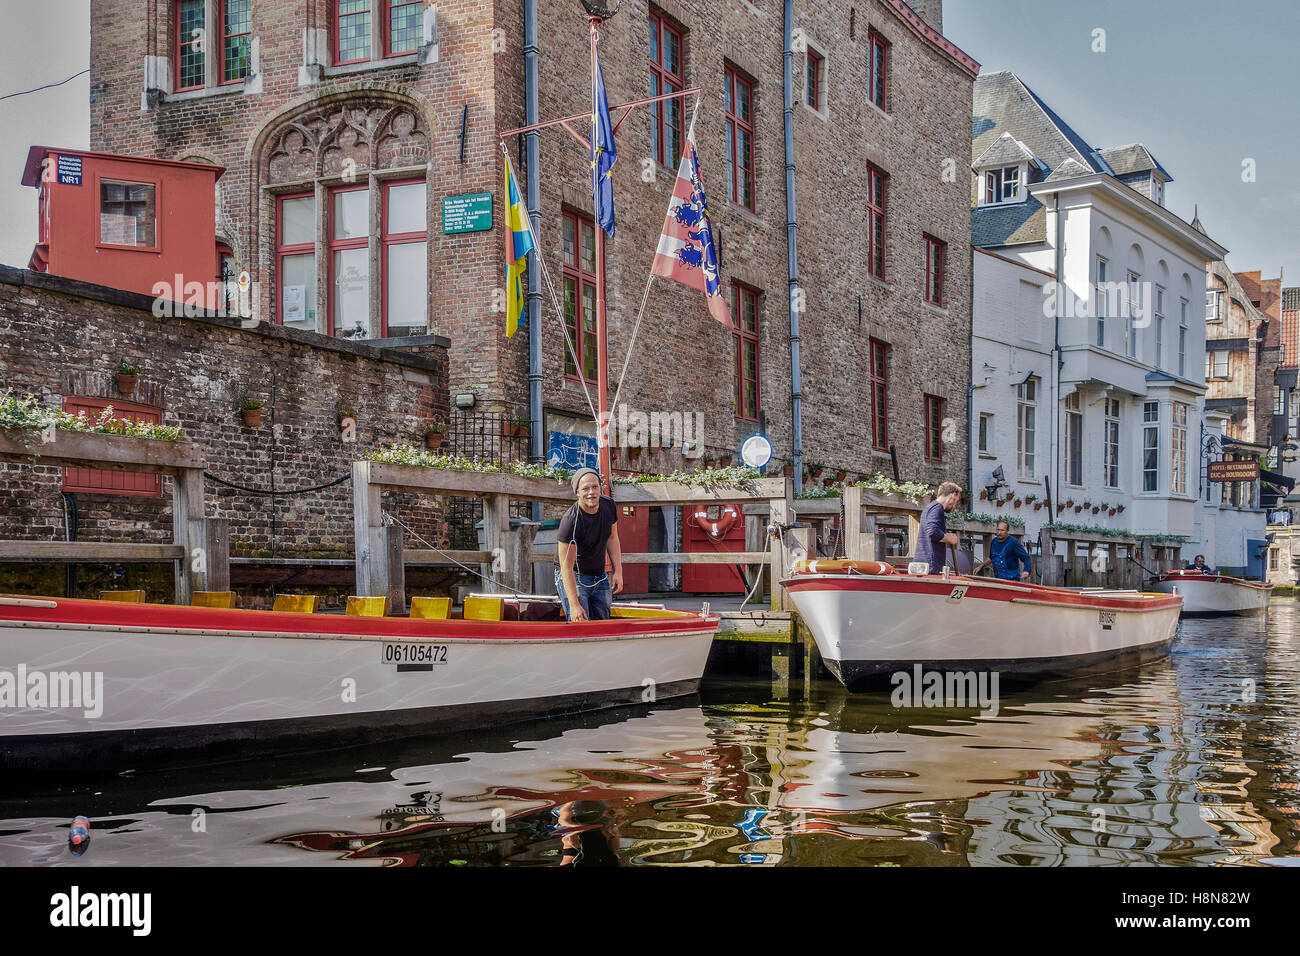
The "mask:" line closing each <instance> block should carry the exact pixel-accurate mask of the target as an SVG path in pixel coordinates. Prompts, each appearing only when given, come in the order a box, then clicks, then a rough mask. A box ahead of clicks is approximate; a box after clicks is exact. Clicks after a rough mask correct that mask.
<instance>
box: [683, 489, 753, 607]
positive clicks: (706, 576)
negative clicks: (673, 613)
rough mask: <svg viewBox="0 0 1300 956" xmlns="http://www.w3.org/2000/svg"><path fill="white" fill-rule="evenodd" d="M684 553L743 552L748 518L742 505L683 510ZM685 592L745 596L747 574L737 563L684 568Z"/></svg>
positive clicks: (690, 507) (693, 565) (696, 565)
mask: <svg viewBox="0 0 1300 956" xmlns="http://www.w3.org/2000/svg"><path fill="white" fill-rule="evenodd" d="M682 550H684V551H687V552H691V553H694V552H700V551H744V550H745V517H744V515H743V514H742V513H741V510H740V505H710V506H709V507H707V508H704V507H701V506H699V505H687V506H685V507H683V508H682ZM682 590H683V591H684V592H687V593H691V594H732V593H736V594H744V593H745V591H746V590H747V589H746V587H745V579H744V575H743V574H741V571H740V567H739V566H738V565H735V564H685V565H682Z"/></svg>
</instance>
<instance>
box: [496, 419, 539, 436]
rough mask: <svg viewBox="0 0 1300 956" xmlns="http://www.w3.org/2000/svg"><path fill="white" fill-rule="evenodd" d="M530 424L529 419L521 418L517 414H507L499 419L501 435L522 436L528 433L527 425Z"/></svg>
mask: <svg viewBox="0 0 1300 956" xmlns="http://www.w3.org/2000/svg"><path fill="white" fill-rule="evenodd" d="M531 424H532V420H531V419H528V418H521V417H519V416H518V415H507V416H506V417H505V418H503V419H501V437H503V438H523V437H524V436H526V435H527V434H528V426H529V425H531Z"/></svg>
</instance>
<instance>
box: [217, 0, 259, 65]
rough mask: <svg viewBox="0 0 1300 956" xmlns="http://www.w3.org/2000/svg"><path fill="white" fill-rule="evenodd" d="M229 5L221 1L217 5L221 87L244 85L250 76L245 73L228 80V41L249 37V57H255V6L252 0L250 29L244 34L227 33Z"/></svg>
mask: <svg viewBox="0 0 1300 956" xmlns="http://www.w3.org/2000/svg"><path fill="white" fill-rule="evenodd" d="M229 4H230V0H219V2H218V3H217V23H218V25H219V27H220V32H221V47H220V49H221V80H220V85H221V86H229V85H230V84H232V83H243V82H244V77H245V76H247V75H248V74H246V73H245V74H244V76H237V77H235V78H234V79H226V68H227V66H226V56H227V52H226V42H227V41H228V40H230V39H231V38H233V37H249V41H248V42H249V51H248V55H249V57H250V58H251V57H252V55H253V51H252V42H253V41H252V34H253V5H252V3H251V0H250V3H249V5H248V29H247V30H245V31H244V32H243V33H227V32H226V9H227V7H228V6H229Z"/></svg>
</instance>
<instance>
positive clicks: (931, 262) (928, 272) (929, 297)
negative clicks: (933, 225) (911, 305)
mask: <svg viewBox="0 0 1300 956" xmlns="http://www.w3.org/2000/svg"><path fill="white" fill-rule="evenodd" d="M947 249H948V244H947V243H946V242H943V241H942V240H940V239H936V238H935V237H934V236H931V235H929V234H928V233H926V234H925V301H926V302H929V303H930V304H931V305H937V306H940V307H942V306H943V279H944V275H943V273H944V268H945V267H946V266H947V262H946V261H945V260H946V259H947V254H948V253H947Z"/></svg>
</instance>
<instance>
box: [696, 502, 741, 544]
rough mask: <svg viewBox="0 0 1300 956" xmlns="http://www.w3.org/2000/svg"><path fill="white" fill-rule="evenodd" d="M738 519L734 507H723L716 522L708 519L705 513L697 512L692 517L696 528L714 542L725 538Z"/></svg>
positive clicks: (738, 515) (737, 513) (738, 513)
mask: <svg viewBox="0 0 1300 956" xmlns="http://www.w3.org/2000/svg"><path fill="white" fill-rule="evenodd" d="M739 517H740V512H738V511H737V510H736V507H735V505H723V506H722V516H721V517H719V518H718V519H717V520H716V521H715V520H713V519H712V518H710V517H709V513H708V512H707V511H697V512H695V515H694V518H695V524H696V526H697V527H698V528H699V529H700V530H701V531H703V532H704V533H705V534H707V535H708V536H709V537H710V538H712V539H713V540H715V541H720V540H722V539H723V538H725V537H726V536H727V532H728V531H730V530H731V527H732V525H734V524H735V523H736V519H737V518H739Z"/></svg>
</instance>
